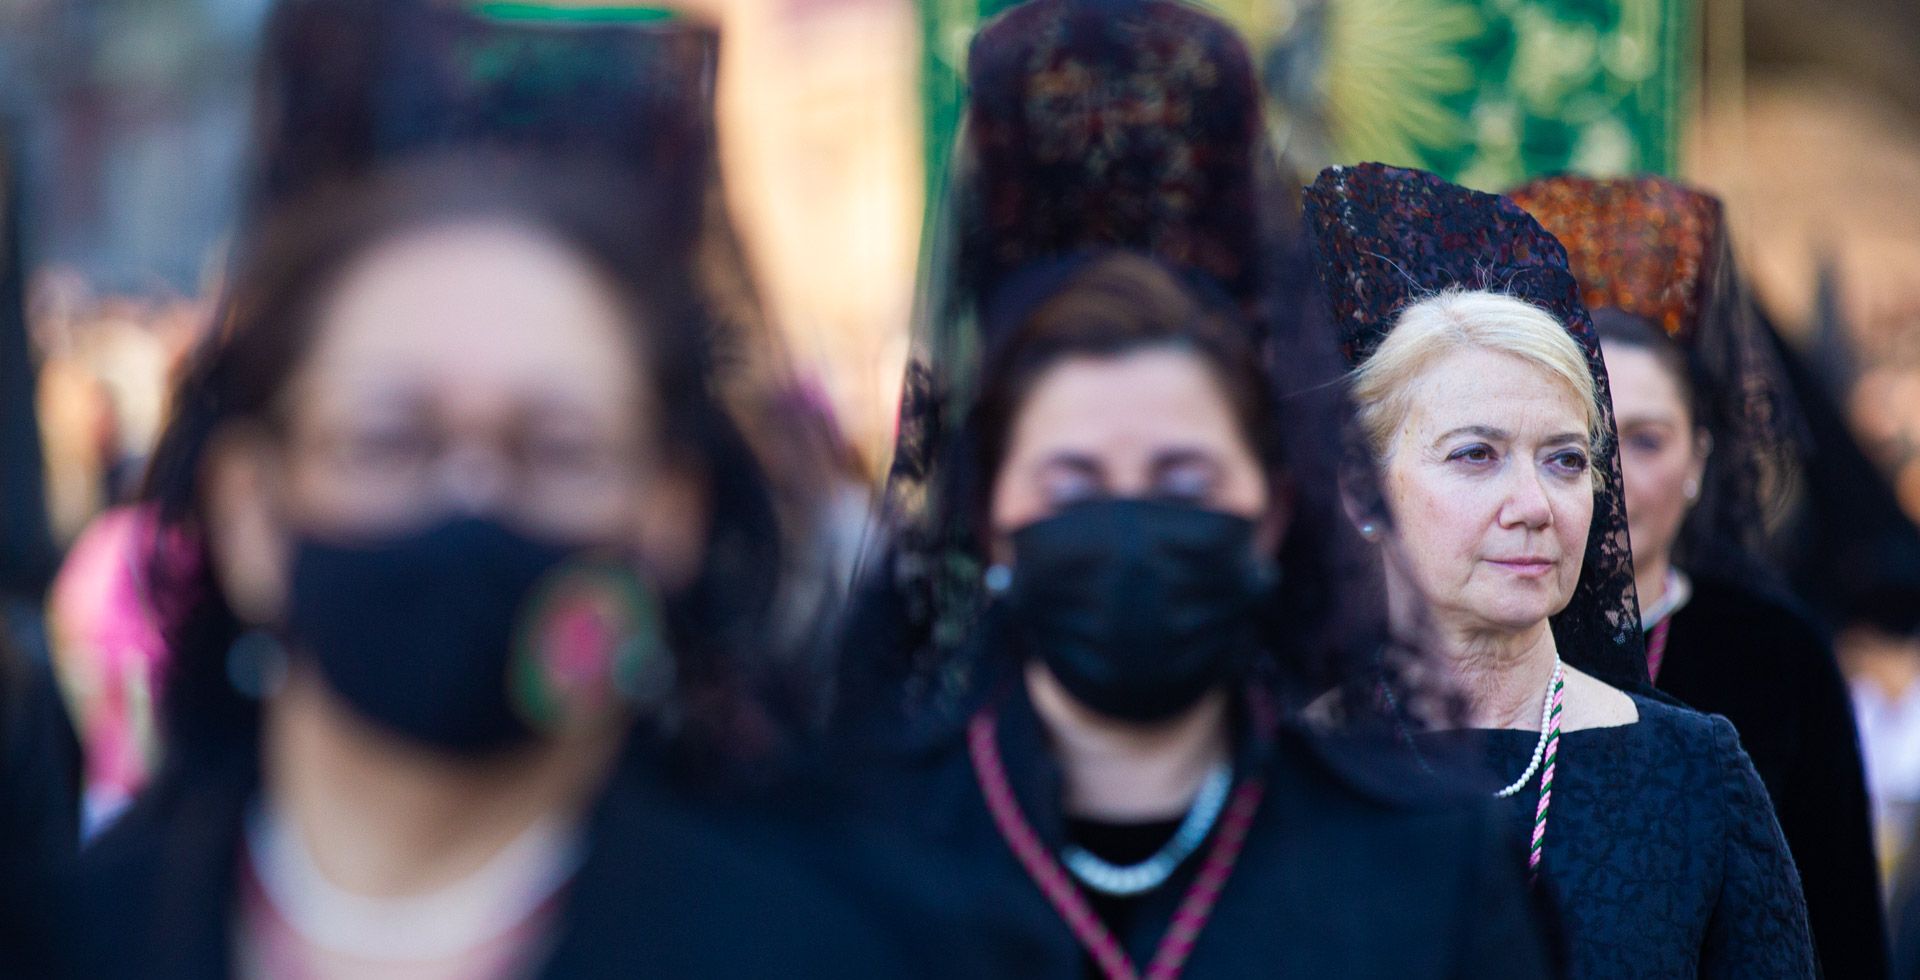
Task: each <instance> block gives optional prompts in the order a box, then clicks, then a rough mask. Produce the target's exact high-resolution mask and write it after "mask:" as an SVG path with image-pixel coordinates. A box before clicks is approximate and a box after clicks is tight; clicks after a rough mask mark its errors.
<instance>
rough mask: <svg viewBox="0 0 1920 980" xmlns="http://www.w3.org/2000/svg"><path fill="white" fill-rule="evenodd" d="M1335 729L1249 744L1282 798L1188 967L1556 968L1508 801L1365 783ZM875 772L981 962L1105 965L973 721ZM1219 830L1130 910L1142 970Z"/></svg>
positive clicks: (1047, 792) (889, 806)
mask: <svg viewBox="0 0 1920 980" xmlns="http://www.w3.org/2000/svg"><path fill="white" fill-rule="evenodd" d="M1004 689H1005V690H1006V691H1007V693H1006V695H1005V696H1004V697H1003V698H1002V699H1001V700H1000V701H999V709H998V717H999V723H998V729H997V734H998V739H999V748H1000V752H1001V757H1002V760H1003V762H1004V765H1005V767H1006V770H1007V778H1008V781H1009V784H1010V785H1011V788H1012V789H1013V791H1014V793H1015V795H1016V796H1017V797H1018V798H1019V800H1020V805H1021V808H1022V810H1023V811H1024V813H1025V814H1026V817H1027V819H1028V821H1029V822H1030V823H1031V824H1032V825H1033V827H1034V829H1035V830H1036V831H1037V833H1038V834H1039V836H1040V838H1041V839H1042V841H1043V842H1044V843H1045V844H1047V845H1048V846H1049V847H1050V848H1051V849H1052V850H1054V851H1055V852H1056V853H1057V852H1058V850H1059V848H1060V847H1061V846H1062V845H1063V844H1064V843H1065V840H1066V833H1067V831H1066V821H1065V817H1064V815H1063V814H1062V812H1061V808H1060V803H1059V800H1060V781H1059V774H1058V772H1057V770H1056V769H1055V768H1054V766H1053V764H1052V763H1051V761H1050V756H1049V754H1048V751H1047V745H1046V738H1045V735H1044V732H1043V730H1042V728H1041V723H1040V721H1039V718H1038V717H1037V716H1036V714H1035V713H1034V711H1033V708H1032V705H1031V704H1030V703H1029V702H1028V700H1027V698H1026V696H1025V694H1024V688H1023V687H1022V686H1021V685H1017V684H1015V685H1009V686H1007V687H1005V688H1004ZM1319 738H1320V737H1319V736H1314V735H1310V734H1308V733H1306V732H1305V731H1303V730H1300V729H1297V728H1290V727H1283V728H1282V730H1281V732H1280V733H1279V735H1278V737H1277V739H1276V740H1275V741H1274V743H1273V744H1272V745H1271V746H1270V747H1269V748H1268V749H1267V750H1266V751H1265V752H1264V753H1262V752H1259V751H1257V750H1256V749H1255V747H1254V745H1253V744H1252V743H1253V740H1252V739H1251V738H1248V739H1245V740H1243V742H1242V745H1241V750H1240V751H1239V753H1238V759H1237V768H1239V769H1240V770H1241V771H1242V773H1244V772H1245V771H1246V770H1248V769H1249V768H1258V769H1259V770H1260V771H1262V772H1263V773H1264V774H1265V776H1266V779H1267V793H1266V796H1265V798H1264V800H1263V802H1262V803H1261V804H1260V807H1259V810H1258V812H1257V814H1256V816H1255V818H1254V821H1253V824H1252V827H1251V830H1250V831H1249V833H1248V837H1247V842H1246V845H1245V849H1244V851H1243V852H1242V853H1241V855H1240V859H1239V862H1238V864H1237V865H1235V867H1234V869H1233V871H1232V874H1231V876H1230V877H1229V878H1228V879H1227V881H1226V885H1225V887H1224V889H1223V891H1222V892H1221V894H1220V898H1219V901H1218V904H1217V905H1216V906H1215V909H1214V912H1213V914H1212V916H1211V918H1210V919H1209V920H1208V921H1207V923H1206V925H1205V927H1204V929H1203V930H1202V931H1201V932H1200V934H1199V936H1198V939H1197V941H1196V944H1195V946H1194V949H1193V952H1192V955H1191V957H1190V959H1189V960H1188V962H1187V967H1186V970H1185V972H1184V974H1183V976H1186V977H1190V978H1196V980H1205V978H1214V977H1273V976H1292V977H1343V978H1344V977H1382V978H1395V980H1402V978H1407V980H1411V978H1421V977H1434V978H1439V977H1461V978H1465V977H1509V978H1529V977H1541V976H1547V975H1549V974H1550V972H1551V971H1550V967H1549V961H1550V956H1549V953H1548V946H1549V941H1548V940H1547V938H1546V935H1545V933H1546V929H1545V923H1544V922H1543V919H1542V916H1541V915H1540V914H1539V913H1538V911H1537V910H1536V908H1535V906H1534V904H1533V903H1532V902H1531V901H1530V900H1529V899H1528V897H1527V895H1526V892H1525V890H1524V885H1523V882H1522V855H1521V853H1520V852H1519V850H1518V849H1517V848H1516V846H1515V845H1514V844H1513V843H1512V842H1511V841H1510V840H1506V839H1505V838H1503V837H1502V836H1501V835H1502V832H1503V830H1504V829H1505V826H1504V824H1503V823H1502V822H1500V821H1499V819H1498V818H1497V816H1496V815H1495V814H1494V813H1493V811H1492V809H1491V808H1490V807H1489V806H1488V805H1487V803H1488V802H1490V801H1479V800H1476V801H1471V802H1458V803H1452V804H1446V805H1440V804H1421V803H1414V802H1409V801H1408V800H1405V799H1399V798H1396V794H1395V793H1393V792H1392V791H1391V790H1390V789H1387V788H1384V787H1369V786H1362V785H1360V784H1359V783H1357V782H1356V781H1355V780H1352V779H1349V778H1348V777H1346V776H1344V775H1342V772H1343V770H1342V769H1341V767H1339V766H1337V765H1335V764H1334V759H1333V757H1332V755H1330V754H1329V753H1328V752H1327V751H1325V750H1324V749H1325V746H1323V745H1322V744H1321V743H1320V741H1319ZM868 776H869V780H868V782H869V786H868V792H869V794H870V799H872V800H873V801H874V802H875V803H876V804H877V805H878V810H879V813H880V816H879V819H882V820H885V821H887V822H890V823H892V824H895V825H896V826H900V827H907V828H911V832H912V834H913V835H914V836H915V837H916V838H917V839H918V845H919V851H918V853H919V855H920V858H919V860H920V864H919V866H918V867H916V868H914V869H912V870H911V872H910V873H908V874H902V875H897V876H896V877H895V882H894V884H895V886H896V887H906V888H916V887H917V888H919V889H921V891H920V892H919V893H918V894H916V895H914V896H913V897H912V898H911V899H909V900H908V901H910V902H911V903H912V904H917V905H921V906H927V905H931V904H936V903H937V904H939V905H940V907H942V908H944V909H945V914H946V917H947V919H948V924H949V925H950V926H951V927H952V928H954V929H955V930H956V932H957V933H959V934H962V935H966V936H969V937H971V941H972V943H973V944H974V952H975V953H976V954H977V955H979V956H980V957H982V959H983V961H984V962H983V963H981V964H978V965H977V966H976V968H984V969H985V971H986V972H984V973H979V974H975V975H977V976H993V977H1030V978H1063V980H1064V978H1081V977H1090V976H1098V975H1099V974H1098V973H1097V972H1096V971H1095V969H1094V965H1093V962H1092V960H1091V959H1090V958H1089V957H1088V955H1087V953H1086V952H1085V950H1083V949H1082V947H1081V946H1080V944H1079V942H1078V940H1077V939H1076V938H1075V936H1074V934H1073V933H1072V931H1071V930H1070V929H1069V927H1068V926H1067V924H1066V922H1065V920H1063V919H1062V918H1061V916H1060V914H1059V913H1057V912H1056V911H1055V910H1054V908H1053V907H1052V906H1051V905H1050V904H1049V903H1048V901H1047V899H1046V897H1045V896H1044V895H1043V893H1042V892H1041V891H1040V889H1039V887H1038V886H1037V885H1036V884H1035V883H1034V881H1033V880H1032V879H1031V878H1030V877H1029V876H1028V874H1027V872H1026V870H1025V869H1024V868H1023V867H1022V865H1021V864H1020V863H1019V860H1018V859H1017V858H1016V857H1015V856H1014V853H1013V852H1012V851H1011V850H1010V849H1009V847H1008V845H1007V843H1006V842H1005V840H1004V839H1002V837H1001V835H1000V833H999V831H998V830H997V829H996V827H995V824H994V821H993V819H992V815H991V813H990V812H989V810H988V808H987V805H986V802H985V798H984V797H983V795H982V791H981V789H980V786H979V783H978V781H977V778H976V775H975V772H974V768H973V764H972V761H971V758H970V755H969V752H968V748H967V742H966V737H965V733H964V731H962V732H959V733H956V734H955V736H954V737H951V738H944V739H936V740H934V741H933V742H931V743H928V744H922V745H919V746H916V747H911V748H903V749H902V750H901V751H900V752H898V753H897V754H895V755H893V756H892V757H891V758H890V759H888V760H885V761H882V762H879V763H876V764H875V768H873V769H872V770H871V771H870V772H869V773H868ZM1211 843H1212V841H1211V840H1209V842H1208V844H1207V845H1203V846H1202V847H1201V849H1200V851H1199V853H1198V854H1196V855H1195V856H1194V857H1190V858H1188V860H1187V861H1186V862H1185V863H1184V864H1183V865H1182V867H1181V868H1180V870H1179V871H1177V872H1176V873H1175V874H1174V876H1173V877H1172V878H1171V879H1170V880H1169V881H1168V882H1167V883H1166V884H1164V885H1162V886H1161V887H1159V888H1157V889H1155V890H1154V891H1151V892H1148V893H1147V894H1146V895H1144V896H1142V897H1141V898H1140V899H1138V900H1137V903H1136V905H1135V906H1134V908H1133V909H1132V912H1131V915H1130V916H1128V918H1127V922H1128V925H1127V927H1126V931H1125V933H1124V934H1123V935H1121V936H1119V939H1120V940H1121V942H1122V943H1123V944H1124V946H1125V947H1126V948H1127V951H1128V954H1129V956H1130V958H1131V959H1132V960H1133V962H1134V963H1135V964H1136V966H1137V968H1138V969H1140V970H1141V971H1142V972H1144V971H1145V969H1146V965H1147V964H1148V963H1149V962H1151V960H1152V959H1153V956H1154V953H1155V949H1156V947H1157V946H1158V945H1159V943H1160V940H1161V938H1162V936H1163V935H1164V934H1165V933H1166V931H1167V927H1168V924H1169V922H1170V921H1171V920H1172V917H1173V914H1174V911H1175V908H1176V907H1177V906H1178V904H1179V903H1180V901H1181V898H1182V897H1183V896H1184V894H1185V893H1186V891H1187V888H1188V886H1189V885H1190V884H1191V883H1192V881H1193V879H1194V877H1195V875H1196V874H1197V868H1198V866H1199V865H1200V864H1201V863H1202V861H1203V856H1204V855H1205V854H1206V852H1207V848H1208V847H1210V846H1211ZM929 888H932V889H936V890H937V891H938V892H939V894H938V896H937V897H936V896H934V895H932V894H929V893H928V892H927V891H926V889H929Z"/></svg>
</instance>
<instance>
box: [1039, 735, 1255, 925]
mask: <svg viewBox="0 0 1920 980" xmlns="http://www.w3.org/2000/svg"><path fill="white" fill-rule="evenodd" d="M1232 787H1233V769H1232V767H1230V766H1228V765H1227V764H1226V763H1224V762H1223V763H1220V764H1219V765H1216V766H1214V767H1213V769H1212V771H1210V772H1208V773H1207V778H1206V779H1205V780H1204V781H1203V782H1201V784H1200V792H1199V794H1198V795H1196V796H1195V797H1194V799H1193V808H1192V809H1190V810H1188V811H1187V816H1186V819H1185V820H1182V821H1181V822H1180V828H1179V829H1178V830H1176V831H1174V833H1173V839H1171V840H1169V841H1167V843H1166V845H1165V846H1163V847H1161V848H1160V850H1158V851H1156V852H1154V854H1153V855H1152V856H1151V857H1149V858H1147V859H1146V860H1144V861H1141V862H1140V863H1138V864H1129V865H1126V866H1124V867H1122V866H1120V865H1116V864H1112V863H1110V862H1108V861H1106V860H1103V859H1102V858H1100V857H1099V856H1098V855H1096V854H1094V853H1093V852H1092V851H1089V850H1087V849H1086V848H1084V847H1081V846H1080V845H1078V844H1068V845H1067V846H1066V847H1065V848H1063V849H1062V850H1061V851H1060V863H1062V864H1064V865H1066V866H1067V870H1068V871H1071V872H1073V876H1074V877H1075V878H1078V879H1080V883H1081V884H1083V885H1086V886H1087V887H1088V888H1091V889H1093V890H1094V891H1097V892H1100V893H1101V894H1103V895H1114V896H1118V897H1123V898H1124V897H1128V896H1133V895H1141V894H1145V893H1147V892H1150V891H1152V890H1154V889H1155V888H1158V887H1160V886H1161V885H1163V884H1165V883H1166V881H1167V879H1168V878H1171V877H1173V872H1174V869H1176V868H1178V867H1180V864H1181V862H1183V861H1185V860H1186V859H1187V858H1189V857H1192V856H1193V852H1194V851H1197V850H1199V849H1200V844H1201V842H1203V841H1205V840H1206V839H1207V835H1208V834H1210V833H1212V832H1213V824H1214V821H1216V820H1218V819H1219V818H1220V811H1221V810H1222V809H1224V808H1225V807H1226V805H1227V791H1228V790H1229V789H1231V788H1232Z"/></svg>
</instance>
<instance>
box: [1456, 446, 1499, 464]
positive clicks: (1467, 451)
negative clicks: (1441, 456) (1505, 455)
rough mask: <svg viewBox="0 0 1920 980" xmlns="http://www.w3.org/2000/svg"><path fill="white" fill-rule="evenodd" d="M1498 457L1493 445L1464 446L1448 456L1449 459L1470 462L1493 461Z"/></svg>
mask: <svg viewBox="0 0 1920 980" xmlns="http://www.w3.org/2000/svg"><path fill="white" fill-rule="evenodd" d="M1495 458H1496V457H1495V456H1494V453H1493V447H1492V446H1484V445H1472V446H1462V447H1460V448H1459V449H1456V450H1454V451H1453V453H1452V454H1451V455H1449V456H1448V457H1447V459H1449V460H1462V461H1465V462H1468V463H1491V462H1493V461H1494V459H1495Z"/></svg>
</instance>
